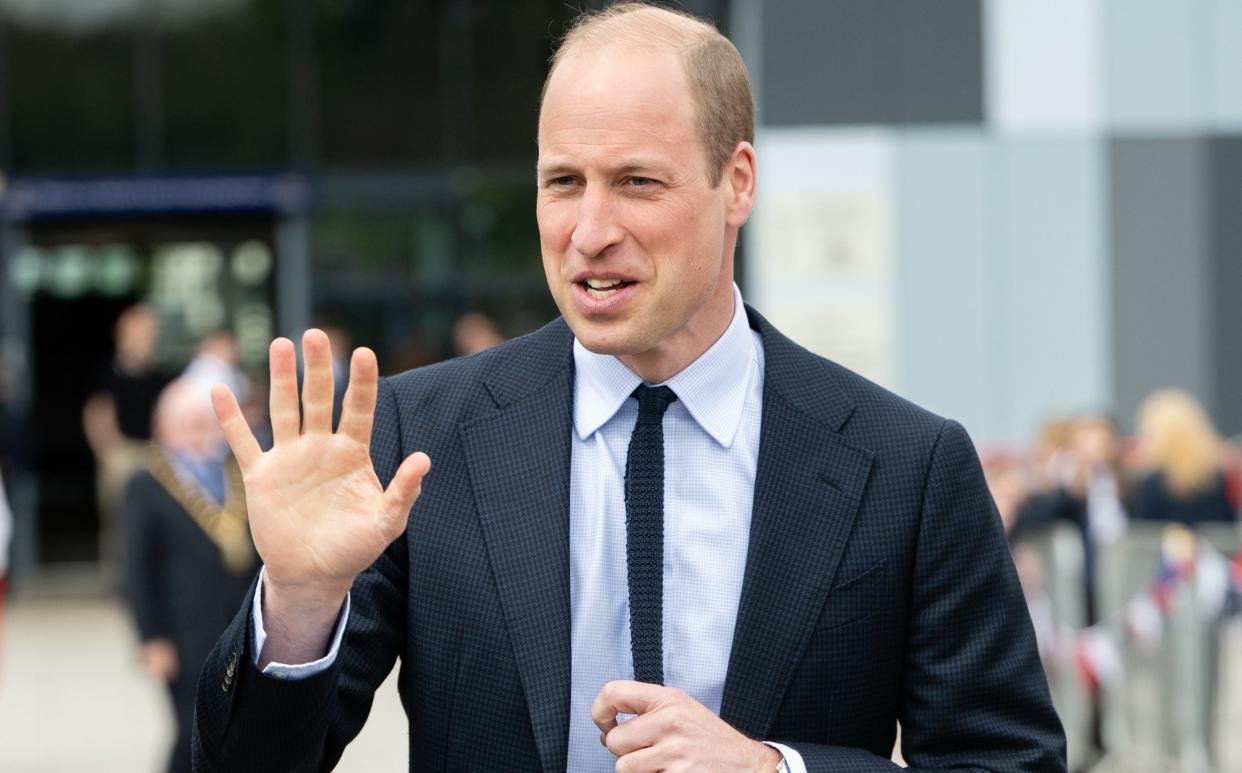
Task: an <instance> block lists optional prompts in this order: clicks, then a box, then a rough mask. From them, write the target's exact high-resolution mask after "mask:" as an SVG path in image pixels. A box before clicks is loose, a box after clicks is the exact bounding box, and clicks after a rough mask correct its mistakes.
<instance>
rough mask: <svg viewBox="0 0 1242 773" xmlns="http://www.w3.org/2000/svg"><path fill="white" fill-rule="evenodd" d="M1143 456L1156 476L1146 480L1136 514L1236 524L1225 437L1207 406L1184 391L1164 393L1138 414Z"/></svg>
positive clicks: (1137, 497) (1133, 511)
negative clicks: (1224, 460) (1226, 468)
mask: <svg viewBox="0 0 1242 773" xmlns="http://www.w3.org/2000/svg"><path fill="white" fill-rule="evenodd" d="M1138 431H1139V439H1140V442H1141V446H1140V452H1141V454H1142V457H1143V458H1144V460H1145V461H1146V462H1147V464H1148V465H1149V468H1150V472H1149V473H1148V474H1147V475H1146V476H1145V477H1144V478H1143V479H1142V481H1140V483H1139V486H1138V491H1137V493H1136V494H1135V497H1134V503H1133V507H1132V508H1131V513H1130V515H1131V516H1132V517H1134V518H1145V519H1150V520H1159V521H1180V522H1182V523H1185V524H1190V525H1193V524H1196V523H1201V522H1203V521H1232V520H1234V518H1235V512H1234V507H1233V505H1232V504H1231V503H1230V502H1229V497H1228V494H1227V492H1226V487H1225V475H1224V471H1223V467H1222V453H1221V451H1222V447H1221V440H1220V437H1219V436H1218V435H1217V434H1216V430H1215V429H1214V428H1213V427H1212V422H1211V421H1210V420H1209V419H1208V417H1207V414H1206V413H1205V412H1204V410H1203V406H1201V405H1200V404H1199V402H1198V401H1197V400H1196V399H1195V398H1194V397H1192V396H1191V395H1190V394H1189V393H1187V392H1185V391H1182V390H1180V389H1162V390H1160V391H1158V392H1154V393H1152V394H1151V395H1149V396H1148V397H1147V399H1146V400H1144V401H1143V403H1142V405H1140V406H1139V411H1138Z"/></svg>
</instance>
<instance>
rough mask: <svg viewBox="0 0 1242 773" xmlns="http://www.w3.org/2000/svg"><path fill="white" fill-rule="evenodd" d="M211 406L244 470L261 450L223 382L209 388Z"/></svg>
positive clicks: (225, 438) (259, 454)
mask: <svg viewBox="0 0 1242 773" xmlns="http://www.w3.org/2000/svg"><path fill="white" fill-rule="evenodd" d="M211 407H212V408H213V409H215V412H216V421H218V422H220V429H221V430H222V431H223V432H224V440H225V442H227V443H228V444H229V448H230V449H231V450H232V451H233V458H234V459H236V460H237V466H239V467H241V469H242V472H245V471H246V470H248V469H250V465H252V464H254V463H255V462H256V461H258V459H259V457H260V456H262V455H263V451H262V449H260V448H259V443H258V441H257V440H255V439H254V433H253V432H251V431H250V425H249V424H247V423H246V417H245V416H243V415H242V412H241V408H240V407H239V406H238V405H237V397H235V396H234V395H233V393H232V391H230V390H229V388H228V387H226V386H225V385H224V384H216V385H215V386H213V387H212V388H211Z"/></svg>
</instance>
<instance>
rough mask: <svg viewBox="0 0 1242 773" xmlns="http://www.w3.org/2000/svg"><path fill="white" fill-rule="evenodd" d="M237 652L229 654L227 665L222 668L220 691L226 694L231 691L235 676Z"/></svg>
mask: <svg viewBox="0 0 1242 773" xmlns="http://www.w3.org/2000/svg"><path fill="white" fill-rule="evenodd" d="M238 660H239V658H238V657H237V651H236V650H234V651H233V652H231V653H229V660H228V663H227V664H225V666H224V681H223V682H221V683H220V689H221V690H223V691H224V692H228V691H229V690H231V689H233V679H234V677H236V676H237V661H238Z"/></svg>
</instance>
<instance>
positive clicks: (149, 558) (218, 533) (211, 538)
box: [123, 377, 257, 771]
mask: <svg viewBox="0 0 1242 773" xmlns="http://www.w3.org/2000/svg"><path fill="white" fill-rule="evenodd" d="M154 434H155V443H154V444H152V446H151V447H150V448H149V449H148V452H147V456H146V468H145V469H144V470H142V471H140V472H138V473H137V474H135V475H134V477H133V478H132V479H131V481H130V484H129V486H128V488H127V490H126V494H125V508H124V528H125V536H126V539H125V551H124V554H123V577H124V591H125V597H126V600H127V601H128V603H129V606H130V609H131V611H132V614H133V617H134V621H135V623H136V625H137V628H138V634H139V638H140V639H141V642H142V643H141V646H140V649H139V659H140V662H141V664H142V667H143V668H144V669H145V670H146V671H147V672H148V673H149V674H150V675H151V676H152V677H154V678H155V679H157V680H159V681H160V682H161V683H163V684H166V685H167V686H168V690H169V693H170V695H171V697H172V703H173V710H174V713H175V718H176V728H177V731H176V740H175V742H174V745H173V749H172V752H171V755H170V758H169V763H168V770H169V771H188V770H190V735H191V728H192V724H191V723H192V720H193V716H194V688H195V684H196V682H197V680H198V672H199V670H200V669H201V668H202V664H203V661H204V660H206V657H207V653H208V651H209V650H210V649H211V647H212V645H213V644H214V643H215V640H216V638H217V637H218V636H219V635H220V632H221V631H223V630H224V628H225V626H226V625H227V624H228V621H229V620H230V619H231V618H232V616H233V614H234V613H235V612H236V610H237V607H238V605H239V604H241V600H242V598H243V597H244V596H245V594H246V589H247V588H248V587H249V584H250V581H251V579H252V577H253V574H254V572H255V570H256V568H257V564H256V556H255V552H254V548H253V545H252V544H251V542H250V532H249V528H248V526H247V522H246V502H245V494H244V491H243V489H242V484H241V475H240V473H239V471H238V469H237V466H236V464H235V463H234V462H233V460H232V458H231V457H228V456H227V455H226V447H225V445H224V443H223V435H222V434H221V432H220V429H219V426H218V425H217V423H216V420H215V416H214V414H213V413H212V410H211V401H210V396H209V392H208V389H205V388H203V387H202V386H201V384H199V383H198V382H196V381H194V380H192V379H189V378H185V377H183V378H179V379H177V380H176V381H173V382H172V383H171V384H170V385H169V386H168V387H167V388H166V389H165V390H164V392H163V393H162V394H161V395H160V399H159V403H158V407H157V409H156V412H155V419H154Z"/></svg>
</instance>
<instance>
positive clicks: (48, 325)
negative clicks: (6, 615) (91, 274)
mask: <svg viewBox="0 0 1242 773" xmlns="http://www.w3.org/2000/svg"><path fill="white" fill-rule="evenodd" d="M136 300H137V299H136V298H104V297H100V296H97V295H82V296H79V297H76V298H72V299H65V298H58V297H54V296H51V295H48V294H43V293H40V294H38V295H36V296H35V297H34V298H33V299H32V304H31V310H30V311H31V322H32V324H31V337H32V340H31V348H30V356H31V363H30V365H31V375H32V384H31V386H32V390H31V395H32V400H31V412H30V431H29V433H28V435H27V437H28V438H29V442H30V444H31V448H30V452H31V454H32V456H33V459H32V461H33V462H34V465H33V466H34V470H35V474H36V476H37V480H38V486H39V499H40V508H39V509H40V524H39V542H40V544H39V552H40V555H41V557H42V559H43V560H44V561H47V562H60V561H91V560H95V559H96V558H98V550H99V546H98V542H99V536H98V535H99V516H98V513H97V512H96V506H95V478H94V461H93V460H92V458H91V452H90V449H89V448H88V447H87V445H86V438H85V436H84V435H83V433H82V405H83V403H84V402H85V401H86V398H87V396H88V394H89V393H90V391H91V390H92V389H93V387H94V385H95V384H96V382H97V380H98V373H99V371H100V369H101V368H103V367H105V366H106V364H107V362H108V360H109V358H110V356H111V354H112V326H113V323H114V322H115V321H116V318H117V316H118V315H119V314H120V313H121V311H122V310H123V309H124V308H125V307H126V306H129V305H130V304H131V303H133V302H134V301H136Z"/></svg>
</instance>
